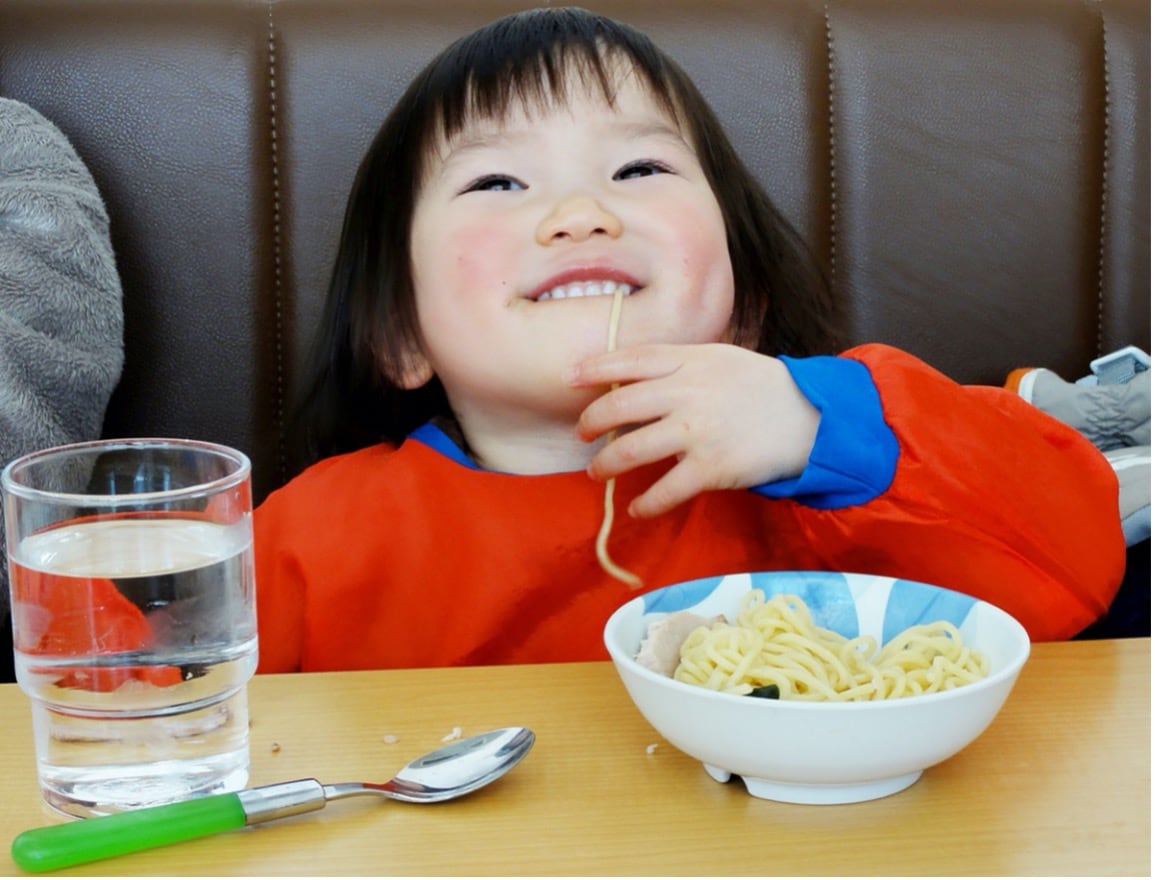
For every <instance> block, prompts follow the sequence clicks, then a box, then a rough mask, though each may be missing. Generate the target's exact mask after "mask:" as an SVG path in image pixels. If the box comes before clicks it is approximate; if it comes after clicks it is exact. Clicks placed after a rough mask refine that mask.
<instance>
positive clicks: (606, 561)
mask: <svg viewBox="0 0 1155 880" xmlns="http://www.w3.org/2000/svg"><path fill="white" fill-rule="evenodd" d="M623 299H625V293H624V292H623V291H622V288H621V287H620V286H619V287H618V289H617V290H616V291H615V292H614V304H613V307H612V308H611V310H610V331H609V339H608V341H607V342H606V351H613V350H614V349H616V348H617V347H618V322H619V321H621V316H622V300H623ZM611 387H612V388H617V387H618V384H617V383H616V382H615V383H614V384H613V385H612V386H611ZM617 435H618V432H617V430H616V429H615V430H613V431H610V433H609V440H613V439H614V438H615V437H616V436H617ZM605 499H606V501H605V513H604V514H603V515H602V526H601V528H600V529H598V537H597V542H596V543H595V545H594V546H595V549H596V550H597V554H598V562H599V563H600V564H601V567H602V568H604V569H605V570H606V573H607V574H609V575H610V576H611V577H615V578H617V579H618V580H619V581H622V582H623V583H626V584H629V585H630V586H631V587H634V588H635V589H637V588H638V587H641V586H642V579H641V578H640V577H638V576H637V575H636V574H634V573H633V572H631V571H626V570H625V569H624V568H622V567H621V566H620V565H618V564H617V563H616V562H614V561H613V560H612V559H611V558H610V552H609V550H608V549H607V545H608V544H609V540H610V530H611V529H612V528H613V526H614V478H613V477H610V478H609V479H608V480H606V496H605Z"/></svg>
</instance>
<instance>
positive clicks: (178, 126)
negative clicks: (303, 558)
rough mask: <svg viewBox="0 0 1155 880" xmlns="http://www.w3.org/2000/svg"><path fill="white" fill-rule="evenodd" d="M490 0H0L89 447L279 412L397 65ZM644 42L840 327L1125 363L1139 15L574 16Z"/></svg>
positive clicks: (484, 14) (695, 2) (979, 7)
mask: <svg viewBox="0 0 1155 880" xmlns="http://www.w3.org/2000/svg"><path fill="white" fill-rule="evenodd" d="M527 5H534V4H533V3H526V2H518V0H428V2H414V0H99V2H98V0H0V94H3V95H5V96H8V97H13V98H18V99H21V100H23V101H26V102H28V103H29V104H31V105H33V106H34V107H36V108H37V109H38V110H40V111H41V112H42V113H44V114H45V115H46V116H48V117H49V118H50V119H52V120H53V121H55V122H56V123H57V124H58V125H59V126H60V127H61V128H62V129H63V130H64V131H65V133H66V134H67V135H68V136H69V137H70V138H71V140H72V141H73V143H74V144H75V146H76V148H77V149H78V151H79V152H80V154H81V156H82V157H83V158H84V159H85V161H86V162H87V163H88V164H89V166H90V167H91V169H92V171H93V174H94V176H95V178H96V181H97V183H98V184H99V186H100V187H101V189H102V191H103V193H104V195H105V198H106V200H107V203H108V208H109V213H110V215H111V218H112V231H113V237H114V242H115V246H116V250H117V254H118V260H119V266H120V271H121V273H122V276H123V280H124V290H125V309H126V345H127V355H126V366H125V372H124V377H123V381H122V383H121V385H120V388H119V390H118V391H117V393H116V395H115V397H114V399H113V401H112V405H111V408H110V411H109V412H108V417H107V421H106V425H105V433H106V434H107V435H108V436H143V435H173V436H189V437H197V438H202V439H208V440H215V441H220V442H224V443H228V444H231V445H234V446H236V447H239V448H240V449H243V450H245V451H246V452H248V453H249V454H250V455H251V457H252V459H253V462H254V478H255V487H256V492H257V496H258V498H260V497H263V495H264V494H266V493H267V492H268V491H269V490H271V489H272V488H274V487H276V486H277V485H279V484H280V483H282V482H283V481H284V480H285V479H286V478H287V477H288V476H289V475H290V473H289V465H288V462H287V458H286V431H287V427H286V424H287V423H286V417H287V414H288V411H289V407H290V401H291V398H292V395H293V393H294V390H295V389H296V387H297V385H298V383H299V364H300V362H301V358H302V354H303V351H304V349H305V347H306V346H307V344H308V340H309V337H310V334H311V332H312V330H313V325H314V322H315V321H316V319H317V315H318V312H319V307H320V303H321V300H322V297H323V295H324V290H325V287H326V281H327V273H328V269H329V265H330V262H331V260H332V257H333V252H334V247H335V242H336V237H337V233H338V230H339V226H340V222H341V216H342V211H343V207H344V201H345V196H346V193H347V190H348V187H349V184H350V181H351V179H352V175H353V171H354V168H355V166H356V164H357V162H358V160H359V158H360V156H361V154H362V152H363V150H364V148H365V147H366V145H367V143H368V141H369V139H370V138H371V136H372V135H373V133H374V131H375V130H376V128H377V126H378V124H379V123H380V121H381V119H382V117H383V116H384V114H385V113H386V111H387V110H388V108H389V107H390V105H391V103H392V102H393V101H394V99H395V98H396V97H397V95H398V94H399V92H400V90H401V89H402V88H403V87H404V85H405V83H406V82H407V81H408V79H409V78H410V76H411V75H412V74H413V73H414V72H415V71H416V70H417V69H418V68H419V67H420V66H421V65H422V64H423V63H424V62H425V61H426V60H427V59H428V58H429V57H430V56H431V55H432V54H433V53H434V52H435V51H436V50H438V49H440V48H441V47H442V46H443V45H445V44H446V43H448V42H449V41H450V40H451V39H452V38H454V37H456V36H457V35H459V34H461V33H462V32H464V31H466V30H469V29H472V28H473V27H475V26H476V25H478V24H481V23H483V22H485V21H487V20H489V19H491V18H493V17H496V16H497V15H499V14H503V13H505V12H508V11H510V10H513V9H517V8H522V7H524V6H527ZM588 5H590V6H591V7H592V8H595V9H596V10H598V11H602V12H606V13H609V14H611V15H613V16H616V17H619V18H622V19H625V20H627V21H630V22H633V23H635V24H637V25H639V26H640V27H642V28H643V29H644V30H646V31H648V32H649V33H651V34H652V35H653V36H654V37H656V38H657V40H658V41H659V42H660V43H661V44H662V45H664V46H665V47H667V48H668V49H669V50H670V51H671V52H672V53H673V54H674V55H675V56H676V57H677V58H679V59H680V60H681V61H682V62H683V64H684V66H685V67H686V68H687V69H688V70H689V71H690V73H691V74H692V75H693V76H694V77H695V78H696V80H697V81H698V82H699V84H700V85H701V87H702V89H703V91H704V92H705V93H706V95H707V97H708V98H710V99H711V100H712V101H713V102H714V103H715V105H716V107H717V109H718V111H719V114H720V115H721V117H722V118H723V120H724V122H725V123H726V124H727V125H728V127H729V129H730V131H731V132H732V134H733V137H734V139H735V141H736V143H737V144H738V146H739V148H740V150H741V152H742V153H743V154H744V155H745V157H746V158H747V159H748V161H749V163H750V164H751V166H752V167H753V168H754V169H755V171H756V172H757V173H758V174H759V175H760V176H761V178H762V179H763V180H764V181H765V183H766V184H767V185H768V187H769V189H770V191H771V193H772V194H774V195H775V196H776V198H777V200H778V202H779V204H780V206H781V207H782V208H783V209H784V211H785V213H786V214H787V215H788V216H789V217H790V218H791V219H793V220H794V221H795V223H796V224H797V226H798V227H799V228H800V230H801V231H802V232H803V234H804V236H805V237H806V238H807V239H808V240H809V241H810V243H811V244H812V246H813V247H814V249H815V250H816V252H817V254H818V255H819V256H820V258H821V259H822V261H823V262H824V263H825V265H826V267H827V269H828V270H829V273H830V276H831V278H832V280H833V284H834V287H835V289H836V291H837V294H838V296H839V297H840V298H841V300H842V301H843V302H844V303H845V305H846V307H847V310H848V314H849V319H850V328H849V329H850V335H851V338H852V340H854V341H860V340H877V341H884V342H888V343H892V344H895V345H898V346H901V347H904V348H906V349H908V350H910V351H913V352H914V353H916V354H917V355H919V356H921V357H922V358H924V359H926V360H928V361H929V362H931V363H932V364H934V365H935V366H937V367H938V368H940V369H942V370H943V371H945V372H946V373H948V374H950V375H951V376H953V377H955V378H956V379H958V380H961V381H965V382H980V383H1000V382H1001V381H1002V379H1003V377H1004V376H1005V374H1006V373H1007V372H1008V371H1009V370H1010V369H1011V368H1013V367H1016V366H1020V365H1025V364H1038V365H1046V366H1049V367H1051V368H1053V369H1055V370H1057V371H1059V372H1060V373H1062V374H1064V375H1066V376H1068V377H1070V378H1074V377H1076V376H1079V375H1082V374H1083V373H1084V372H1086V367H1087V363H1088V362H1089V361H1090V360H1091V359H1092V358H1094V357H1095V356H1097V355H1099V354H1101V353H1103V352H1105V351H1110V350H1113V349H1114V348H1117V347H1119V346H1121V345H1124V344H1135V345H1139V346H1141V347H1142V348H1144V349H1147V350H1150V338H1151V319H1150V316H1151V296H1150V268H1149V261H1150V210H1149V206H1150V152H1151V150H1150V116H1149V110H1150V60H1149V59H1150V12H1149V5H1148V3H1147V0H830V2H827V3H823V2H820V0H596V2H591V3H590V4H588Z"/></svg>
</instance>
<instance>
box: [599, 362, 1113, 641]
mask: <svg viewBox="0 0 1155 880" xmlns="http://www.w3.org/2000/svg"><path fill="white" fill-rule="evenodd" d="M702 348H703V351H702V352H701V353H700V355H701V356H706V355H708V354H709V349H711V348H712V347H710V346H704V347H702ZM639 352H641V350H640V349H639V350H636V351H635V352H634V353H633V354H634V356H635V358H637V359H638V360H639V361H640V362H645V361H646V360H647V357H646V353H645V352H641V354H639ZM627 354H628V353H627V352H621V353H620V355H622V356H625V355H627ZM670 355H671V353H670V352H663V353H662V357H664V358H666V359H669V357H670ZM603 358H605V359H608V358H609V356H607V355H600V356H598V357H597V358H593V359H591V360H590V361H588V362H586V364H584V365H583V366H582V368H581V369H580V370H579V373H580V375H581V376H582V377H583V378H591V377H593V376H598V377H599V378H600V377H601V376H602V375H603V374H602V372H601V371H602V370H603V369H606V370H608V371H609V372H612V373H616V375H615V376H614V378H613V379H612V380H611V381H623V382H628V381H630V379H629V378H628V377H627V375H626V373H627V372H628V370H626V369H625V365H626V362H625V361H624V360H618V361H609V362H608V365H607V361H606V360H603ZM827 360H829V359H825V358H805V359H800V360H798V361H794V362H789V363H788V365H787V368H788V369H792V370H794V371H795V374H796V378H797V379H798V381H799V384H801V385H802V390H804V391H805V392H806V394H807V395H809V396H810V397H811V398H812V399H813V400H814V401H815V403H816V404H817V408H819V409H821V410H822V417H821V423H820V427H819V430H818V432H817V435H816V439H815V442H813V444H812V446H811V452H810V456H809V459H808V462H807V465H806V467H805V469H804V470H803V471H802V472H801V473H798V474H793V475H790V474H785V475H783V476H778V477H777V478H775V477H771V478H770V479H769V480H767V481H765V482H763V483H756V482H753V481H752V480H750V479H749V478H748V477H747V478H743V480H742V481H737V480H735V474H736V473H737V471H736V470H731V471H729V472H727V471H726V470H725V469H726V468H727V466H728V464H729V462H730V461H731V458H733V459H734V460H735V461H743V460H744V457H747V456H749V455H750V448H751V447H750V445H749V441H750V440H751V439H752V438H751V437H749V436H744V437H739V436H736V434H737V432H738V431H748V430H750V428H749V424H750V422H749V421H748V419H749V418H750V417H752V414H755V413H760V412H762V411H763V409H764V403H765V401H762V400H758V399H757V395H756V394H751V393H750V389H749V388H748V387H747V386H746V384H745V381H744V380H735V377H733V376H731V377H729V378H723V377H720V376H716V377H715V379H716V384H715V385H714V387H713V389H712V394H701V395H697V396H695V395H691V394H686V395H684V396H683V397H682V398H677V396H676V395H673V394H672V393H671V392H670V391H669V390H667V391H666V392H664V394H665V396H666V398H665V399H678V400H679V403H680V406H681V408H680V409H679V408H676V407H675V408H673V409H672V414H669V415H666V416H665V417H664V418H665V420H668V421H669V420H673V421H674V424H671V425H670V426H668V428H667V432H668V433H670V434H676V433H677V432H678V430H679V429H680V428H681V427H682V423H687V424H690V425H694V426H696V429H695V430H697V431H706V430H707V428H711V427H712V428H713V432H714V437H713V440H712V441H711V443H710V444H702V445H700V446H699V447H697V448H695V449H690V448H686V449H683V450H674V451H668V452H667V454H673V455H676V456H680V457H681V462H680V465H679V466H681V465H685V464H686V463H687V462H689V463H690V464H691V465H693V467H690V468H687V467H683V468H682V471H683V476H682V479H683V480H686V479H687V478H689V480H688V484H690V485H693V483H694V479H695V478H696V479H697V480H698V482H697V484H696V485H697V491H705V490H707V489H713V488H724V487H726V486H727V483H726V482H725V480H726V479H730V480H732V481H733V482H731V483H730V484H729V485H745V486H747V487H749V488H751V489H754V490H755V491H758V492H759V493H760V494H764V495H767V496H770V497H777V498H788V499H791V500H792V501H794V502H797V504H798V505H799V507H798V513H797V519H798V523H799V528H801V529H804V530H805V532H806V534H807V535H808V536H809V540H811V541H812V542H813V543H814V545H815V546H816V547H817V548H819V550H820V551H821V553H822V554H823V555H824V558H825V560H826V564H827V565H828V566H829V567H832V568H839V567H843V568H846V567H847V566H850V567H855V566H857V567H859V568H861V567H863V566H864V565H867V564H868V563H867V562H864V560H868V561H869V565H870V566H873V567H872V568H871V570H882V569H885V570H887V571H888V572H890V573H892V574H896V575H902V576H905V577H911V578H913V579H916V580H926V581H930V582H932V583H940V584H943V585H946V586H952V587H954V588H956V589H960V590H963V591H964V592H968V593H971V594H973V595H979V596H982V597H983V598H988V599H990V600H992V601H996V602H997V603H998V604H1000V605H1002V606H1003V607H1005V608H1007V609H1008V610H1010V611H1011V612H1012V613H1014V614H1016V616H1018V617H1019V618H1020V619H1021V620H1022V622H1023V623H1024V625H1026V626H1027V628H1028V630H1029V631H1030V632H1031V635H1032V637H1033V638H1036V639H1044V638H1064V637H1067V636H1070V635H1073V634H1074V633H1075V632H1077V631H1078V630H1079V629H1080V628H1082V627H1084V626H1086V625H1087V624H1089V623H1091V622H1092V621H1093V620H1094V619H1095V618H1096V617H1097V616H1098V615H1101V614H1102V613H1103V612H1104V611H1105V610H1106V608H1107V606H1108V604H1109V603H1110V600H1111V597H1112V596H1113V595H1114V592H1115V590H1117V588H1118V585H1119V582H1120V580H1121V577H1122V570H1123V560H1124V555H1123V554H1124V548H1123V540H1122V530H1121V527H1120V525H1119V517H1118V505H1117V497H1116V496H1117V494H1118V486H1117V482H1116V480H1115V478H1114V474H1113V472H1112V471H1111V468H1110V466H1109V465H1108V463H1107V462H1106V460H1105V459H1104V458H1103V456H1102V455H1101V454H1100V453H1099V452H1098V450H1096V449H1095V448H1094V447H1093V446H1092V445H1091V444H1090V443H1089V442H1087V441H1086V439H1085V438H1083V437H1082V436H1081V435H1079V434H1078V432H1076V431H1074V430H1073V429H1071V428H1068V427H1067V426H1066V425H1063V424H1061V423H1060V422H1058V421H1056V420H1054V419H1052V418H1050V417H1049V416H1047V415H1045V414H1044V413H1041V412H1040V411H1038V410H1037V409H1035V408H1034V407H1031V406H1030V405H1029V404H1026V403H1025V402H1024V401H1022V400H1021V399H1019V398H1018V397H1016V396H1015V395H1014V394H1012V393H1010V392H1007V391H1005V390H1003V389H1000V388H993V387H981V386H961V385H958V384H957V383H955V382H953V381H951V380H950V379H948V378H947V377H946V376H944V375H942V374H941V373H939V372H937V371H935V370H933V369H932V368H931V367H929V366H927V365H926V364H924V363H923V362H921V361H919V360H918V359H917V358H914V357H912V356H910V355H907V354H905V353H903V352H900V351H897V350H895V349H892V348H888V347H886V346H881V345H868V346H862V347H860V348H856V349H853V350H851V351H850V352H847V354H846V355H845V356H844V357H842V358H838V359H835V360H836V361H838V362H839V368H838V369H833V370H827V369H824V368H823V364H821V363H820V362H822V361H827ZM729 363H730V366H734V365H735V364H737V363H738V361H737V360H733V361H730V362H729ZM681 372H682V371H681V370H678V369H674V370H669V371H667V372H666V373H664V381H665V382H666V383H667V384H672V383H674V382H676V381H678V377H679V374H680V373H681ZM699 372H700V370H699V369H698V368H695V369H693V370H688V371H686V375H685V376H684V377H683V378H693V377H694V376H695V375H698V374H699ZM856 376H858V377H861V376H865V377H866V378H867V379H868V381H867V382H866V383H865V385H862V384H858V382H857V378H856ZM591 384H593V383H591ZM645 384H646V380H640V381H637V382H636V384H635V386H632V387H633V388H634V389H635V390H634V393H633V394H632V395H631V396H630V397H629V398H626V397H624V396H623V395H622V394H621V392H622V391H625V390H627V389H626V387H625V386H623V388H622V389H619V391H617V392H611V393H608V394H606V395H604V396H603V397H602V398H601V399H600V400H599V401H596V402H595V403H594V404H591V405H590V407H589V408H588V409H587V411H586V414H585V415H583V420H582V430H583V432H584V436H592V435H593V434H595V433H596V432H597V431H598V429H600V428H601V426H602V425H604V424H606V423H607V422H610V421H612V420H613V418H614V416H613V415H611V414H615V413H616V414H617V417H618V418H620V419H621V420H622V422H623V423H628V422H629V421H630V420H634V419H640V420H643V421H644V420H646V418H650V419H653V418H658V419H659V420H662V418H663V417H662V416H654V415H653V414H652V412H651V413H646V412H645V411H644V410H641V409H634V408H632V405H631V404H630V401H631V400H634V401H637V400H645V399H646V398H645V397H644V396H643V395H642V394H640V393H639V392H638V391H637V387H638V386H643V385H645ZM770 393H771V394H778V396H777V397H775V401H774V408H779V407H786V408H788V407H789V406H790V404H791V397H790V395H788V394H787V395H782V394H781V393H780V390H779V389H775V388H771V389H770ZM612 395H617V396H618V399H617V400H616V401H612V400H611V396H612ZM743 396H746V397H748V401H749V402H748V403H747V405H746V406H744V407H743V406H740V405H737V404H736V403H735V401H737V400H738V399H740V398H742V397H743ZM686 400H693V401H694V407H693V408H690V407H688V406H687V405H686V404H685V401H686ZM736 410H742V411H743V413H744V414H745V416H744V417H745V418H746V419H747V421H743V422H741V423H739V424H728V423H727V422H725V421H724V420H722V418H721V416H720V415H719V414H721V413H724V412H730V411H736ZM856 425H857V426H860V427H861V429H862V435H863V440H862V442H860V443H858V444H855V442H854V440H853V437H854V428H855V426H856ZM652 427H653V426H652V425H648V426H647V427H646V429H645V430H649V429H650V428H652ZM683 433H685V435H686V436H687V438H688V439H690V440H694V438H695V437H696V434H695V431H693V430H685V431H684V432H683ZM625 436H627V437H628V436H629V435H625ZM623 439H624V438H623ZM793 440H794V441H798V440H799V435H797V434H796V435H794V436H793ZM762 441H763V444H764V452H763V454H764V455H765V456H766V457H767V458H766V460H767V461H772V460H774V458H775V456H777V455H779V453H780V450H779V448H778V446H777V445H776V444H777V442H778V441H777V438H776V439H775V441H774V442H771V443H766V440H765V435H764V436H763V437H762ZM620 442H621V440H618V441H615V443H620ZM789 442H790V440H787V443H789ZM613 445H614V444H609V445H607V447H606V448H605V449H603V450H602V452H601V453H599V456H598V458H596V459H595V460H594V462H593V464H591V467H590V471H591V473H592V474H594V475H595V476H598V477H604V476H608V475H609V474H610V473H614V472H620V471H622V470H627V469H628V465H631V464H637V463H640V459H639V460H638V461H635V462H632V463H631V462H629V461H628V456H621V455H620V451H619V452H615V451H614V450H613V449H612V446H613ZM703 452H705V453H706V454H703ZM703 461H704V462H706V466H705V467H702V466H700V465H699V462H703ZM623 462H624V463H623ZM888 462H889V464H888ZM710 468H715V469H721V471H722V474H723V476H722V478H718V477H717V476H716V474H714V473H713V472H711V470H710ZM676 469H677V468H675V470H676ZM756 470H757V469H756V468H754V469H751V470H748V471H745V473H753V472H755V471H756ZM684 491H685V490H683V492H684ZM647 494H649V493H647ZM690 494H691V495H692V494H694V493H693V492H691V493H690ZM686 497H689V496H686ZM652 509H653V508H646V509H644V510H645V512H648V511H649V510H652ZM632 512H634V513H635V514H638V513H641V512H642V511H638V510H632ZM848 570H849V569H848Z"/></svg>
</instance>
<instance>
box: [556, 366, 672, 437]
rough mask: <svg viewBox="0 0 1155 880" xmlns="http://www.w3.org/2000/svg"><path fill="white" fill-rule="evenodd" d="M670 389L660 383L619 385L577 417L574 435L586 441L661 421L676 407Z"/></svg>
mask: <svg viewBox="0 0 1155 880" xmlns="http://www.w3.org/2000/svg"><path fill="white" fill-rule="evenodd" d="M671 395H672V389H670V388H669V387H667V385H665V384H664V383H662V382H661V381H660V380H659V381H655V382H637V383H634V384H631V385H622V386H620V387H618V388H614V389H612V390H610V391H607V392H606V393H605V394H603V395H601V396H599V397H598V398H597V400H594V401H593V402H592V403H590V405H589V406H587V407H586V408H585V410H584V411H583V412H582V414H581V415H580V416H579V417H578V423H577V433H578V436H579V437H580V438H581V439H582V440H585V441H587V442H588V441H590V440H596V439H597V438H598V437H601V436H602V435H603V434H606V433H608V432H609V431H612V430H614V429H619V428H624V427H626V426H627V425H644V424H648V423H649V422H653V421H655V420H657V419H661V418H664V417H665V416H666V415H667V414H668V413H669V412H670V410H671V408H672V407H673V406H674V405H675V401H674V400H673V399H672V397H671Z"/></svg>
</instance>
